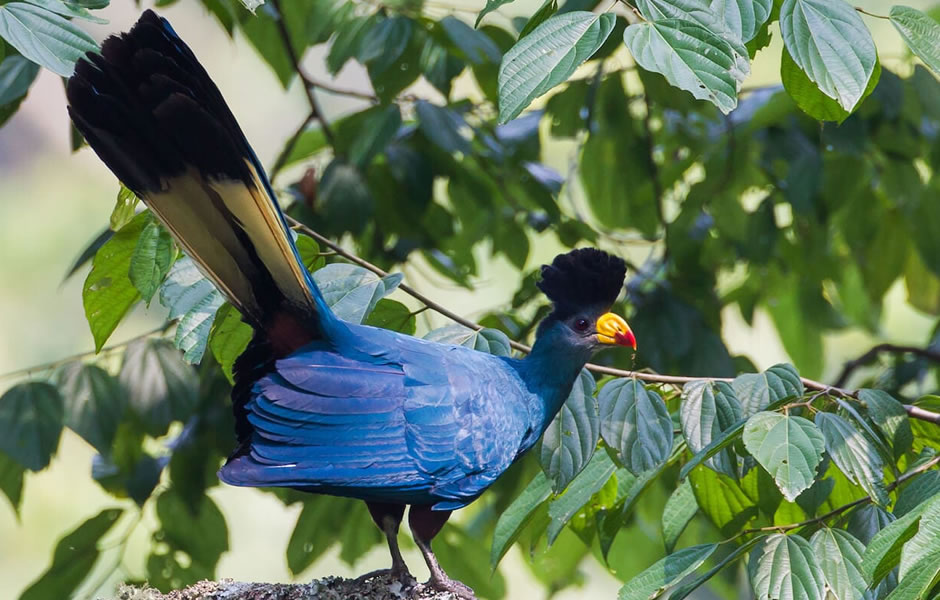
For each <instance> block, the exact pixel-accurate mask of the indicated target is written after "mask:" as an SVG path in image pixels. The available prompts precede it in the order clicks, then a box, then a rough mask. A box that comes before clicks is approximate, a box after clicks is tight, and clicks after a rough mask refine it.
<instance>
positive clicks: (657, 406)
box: [597, 378, 673, 475]
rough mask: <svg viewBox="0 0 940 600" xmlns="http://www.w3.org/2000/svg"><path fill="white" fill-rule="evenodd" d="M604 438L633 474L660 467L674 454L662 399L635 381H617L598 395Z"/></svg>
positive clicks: (671, 433) (670, 424)
mask: <svg viewBox="0 0 940 600" xmlns="http://www.w3.org/2000/svg"><path fill="white" fill-rule="evenodd" d="M597 400H598V404H599V405H600V414H601V437H603V438H604V441H605V442H606V443H607V445H608V447H609V448H610V449H611V450H612V451H613V452H614V453H615V454H616V456H617V460H618V461H620V464H622V465H623V466H624V467H626V468H627V469H628V470H629V471H630V472H631V473H633V474H634V475H639V474H640V473H642V472H644V471H648V470H650V469H655V468H656V467H658V466H660V465H661V464H663V463H664V462H666V459H668V458H669V454H670V453H671V451H672V438H673V432H672V419H671V418H670V417H669V412H668V411H667V410H666V404H665V403H664V402H663V399H662V398H661V397H660V396H659V394H657V393H656V392H654V391H651V390H648V389H646V388H645V387H644V386H643V384H642V383H640V382H639V381H638V380H636V379H627V378H623V379H616V380H614V381H611V382H609V383H608V384H607V385H605V386H604V387H603V388H602V389H601V391H600V393H599V394H598V396H597Z"/></svg>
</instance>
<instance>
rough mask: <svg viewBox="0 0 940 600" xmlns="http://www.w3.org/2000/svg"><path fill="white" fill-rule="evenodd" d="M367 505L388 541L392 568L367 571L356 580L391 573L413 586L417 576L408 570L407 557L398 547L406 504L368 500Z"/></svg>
mask: <svg viewBox="0 0 940 600" xmlns="http://www.w3.org/2000/svg"><path fill="white" fill-rule="evenodd" d="M366 506H367V507H369V514H370V515H372V520H373V521H375V524H376V525H378V526H379V529H381V530H382V532H383V533H384V534H385V539H386V540H387V541H388V551H389V553H390V554H391V555H392V568H391V569H379V570H378V571H372V572H370V573H366V574H365V575H361V576H359V577H357V578H356V581H360V582H361V581H365V580H367V579H371V578H373V577H376V576H378V575H389V576H391V578H392V579H396V580H398V581H400V582H401V583H402V584H403V585H405V586H406V587H413V586H414V585H415V583H416V581H415V578H414V577H413V576H412V575H411V573H410V572H409V571H408V566H407V565H406V564H405V559H404V558H402V556H401V550H400V549H399V548H398V526H399V525H401V520H402V517H404V516H405V506H404V505H403V504H386V503H384V502H366Z"/></svg>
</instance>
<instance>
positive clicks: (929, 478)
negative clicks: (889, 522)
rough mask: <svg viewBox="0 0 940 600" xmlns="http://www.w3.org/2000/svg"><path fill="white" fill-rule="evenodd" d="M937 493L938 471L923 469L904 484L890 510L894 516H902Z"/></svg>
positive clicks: (939, 478)
mask: <svg viewBox="0 0 940 600" xmlns="http://www.w3.org/2000/svg"><path fill="white" fill-rule="evenodd" d="M938 493H940V471H937V470H931V471H925V472H923V473H921V474H920V475H918V476H917V477H915V478H914V479H913V481H910V482H908V483H906V484H905V485H904V487H903V488H902V489H901V492H900V493H899V494H898V500H897V502H895V504H894V508H893V509H892V511H891V512H892V513H893V514H894V516H895V517H903V516H904V515H906V514H907V513H909V512H910V511H912V510H914V509H915V508H917V507H918V506H920V505H921V504H922V503H924V502H926V501H927V500H929V499H930V498H933V497H934V496H936V495H937V494H938Z"/></svg>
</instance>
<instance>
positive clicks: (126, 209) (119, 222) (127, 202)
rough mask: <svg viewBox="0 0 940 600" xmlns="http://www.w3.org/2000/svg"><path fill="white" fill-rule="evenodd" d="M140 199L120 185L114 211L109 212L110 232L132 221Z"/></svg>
mask: <svg viewBox="0 0 940 600" xmlns="http://www.w3.org/2000/svg"><path fill="white" fill-rule="evenodd" d="M139 201H140V199H139V198H138V197H137V194H135V193H134V192H132V191H130V190H129V189H127V187H126V186H125V185H124V184H123V183H122V184H121V189H120V190H118V195H117V200H116V201H115V203H114V210H112V211H111V230H112V231H118V230H120V229H121V228H122V227H124V226H125V225H127V224H128V223H130V222H131V221H132V220H133V219H134V214H135V210H136V209H137V203H138V202H139Z"/></svg>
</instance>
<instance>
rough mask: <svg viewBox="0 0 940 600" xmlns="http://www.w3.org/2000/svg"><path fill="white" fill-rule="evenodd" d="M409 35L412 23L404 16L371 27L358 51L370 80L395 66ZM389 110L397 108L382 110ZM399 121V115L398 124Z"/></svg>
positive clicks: (381, 21)
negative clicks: (367, 68) (367, 69)
mask: <svg viewBox="0 0 940 600" xmlns="http://www.w3.org/2000/svg"><path fill="white" fill-rule="evenodd" d="M411 35H412V21H411V19H409V18H408V17H404V16H394V17H390V18H386V19H382V20H380V21H379V22H378V23H376V24H375V25H374V26H373V27H372V29H371V30H370V31H369V33H368V35H367V36H366V37H365V41H364V43H363V45H362V49H361V50H360V51H359V60H361V61H362V62H363V63H364V64H365V65H367V66H368V67H369V76H370V77H371V78H372V79H375V76H376V75H381V74H382V73H384V72H386V71H387V70H388V69H390V68H391V67H392V66H394V65H395V63H396V62H397V61H398V59H399V57H401V55H402V53H403V52H404V51H405V48H407V47H408V42H409V41H410V40H411ZM389 108H394V109H395V111H396V112H397V111H398V107H397V106H394V105H390V106H388V107H385V109H382V110H387V109H389ZM400 119H401V117H400V115H399V122H400ZM357 141H358V140H357Z"/></svg>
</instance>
